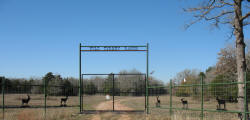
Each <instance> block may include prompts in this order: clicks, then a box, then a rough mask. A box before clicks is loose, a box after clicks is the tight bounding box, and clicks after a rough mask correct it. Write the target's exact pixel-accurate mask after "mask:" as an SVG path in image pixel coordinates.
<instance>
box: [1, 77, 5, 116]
mask: <svg viewBox="0 0 250 120" xmlns="http://www.w3.org/2000/svg"><path fill="white" fill-rule="evenodd" d="M1 79H2V104H3V106H2V109H3V119H4V109H5V105H4V89H5V78H4V77H1Z"/></svg>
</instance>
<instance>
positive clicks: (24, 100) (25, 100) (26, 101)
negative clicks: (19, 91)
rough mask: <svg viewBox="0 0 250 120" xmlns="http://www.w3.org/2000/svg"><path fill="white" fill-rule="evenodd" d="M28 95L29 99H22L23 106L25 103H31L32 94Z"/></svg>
mask: <svg viewBox="0 0 250 120" xmlns="http://www.w3.org/2000/svg"><path fill="white" fill-rule="evenodd" d="M27 96H28V98H27V99H22V106H23V105H24V104H26V105H28V104H29V101H30V96H29V95H27Z"/></svg>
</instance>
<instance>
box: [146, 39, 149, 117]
mask: <svg viewBox="0 0 250 120" xmlns="http://www.w3.org/2000/svg"><path fill="white" fill-rule="evenodd" d="M148 45H149V44H148V43H147V72H146V73H147V77H146V78H147V79H146V81H147V82H146V96H147V102H146V105H147V110H146V111H147V114H149V106H148V105H149V104H148V102H149V98H148V85H149V83H148V69H149V68H148V56H149V53H148V49H149V46H148Z"/></svg>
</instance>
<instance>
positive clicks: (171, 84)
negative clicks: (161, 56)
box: [170, 80, 172, 116]
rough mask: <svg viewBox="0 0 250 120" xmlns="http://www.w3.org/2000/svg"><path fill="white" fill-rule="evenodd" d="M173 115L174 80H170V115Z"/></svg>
mask: <svg viewBox="0 0 250 120" xmlns="http://www.w3.org/2000/svg"><path fill="white" fill-rule="evenodd" d="M171 115H172V80H170V116H171Z"/></svg>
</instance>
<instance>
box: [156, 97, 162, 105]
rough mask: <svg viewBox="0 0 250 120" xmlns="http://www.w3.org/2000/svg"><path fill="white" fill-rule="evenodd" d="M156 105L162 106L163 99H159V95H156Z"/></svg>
mask: <svg viewBox="0 0 250 120" xmlns="http://www.w3.org/2000/svg"><path fill="white" fill-rule="evenodd" d="M155 105H156V107H161V100H160V99H159V96H157V97H156V103H155Z"/></svg>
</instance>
